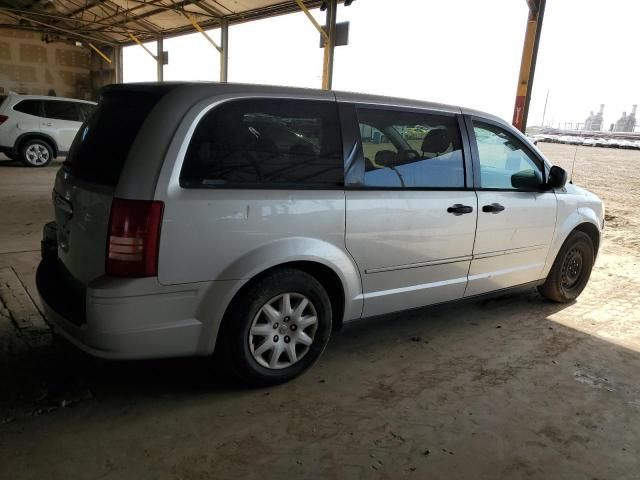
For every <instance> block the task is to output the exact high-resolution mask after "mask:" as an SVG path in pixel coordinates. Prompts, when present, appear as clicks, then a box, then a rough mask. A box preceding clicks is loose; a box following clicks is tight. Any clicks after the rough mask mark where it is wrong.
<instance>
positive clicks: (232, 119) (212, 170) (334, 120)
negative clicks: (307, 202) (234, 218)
mask: <svg viewBox="0 0 640 480" xmlns="http://www.w3.org/2000/svg"><path fill="white" fill-rule="evenodd" d="M339 125H340V124H339V121H338V113H337V106H336V103H335V102H332V101H312V100H288V99H251V100H235V101H231V102H228V103H224V104H222V105H220V106H218V107H215V108H214V109H213V110H211V111H210V112H208V113H207V114H206V115H205V116H204V117H203V118H202V120H201V121H200V123H199V124H198V126H197V128H196V130H195V132H194V134H193V137H192V138H191V142H190V144H189V147H188V149H187V153H186V156H185V160H184V164H183V168H182V172H181V175H180V183H181V185H182V186H183V187H187V188H188V187H222V188H232V187H236V188H243V187H247V188H251V187H255V188H262V187H264V188H288V187H290V188H301V187H302V188H304V187H307V188H331V187H338V186H342V185H343V183H344V167H343V160H342V140H341V135H340V126H339Z"/></svg>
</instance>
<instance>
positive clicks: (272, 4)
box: [0, 0, 322, 45]
mask: <svg viewBox="0 0 640 480" xmlns="http://www.w3.org/2000/svg"><path fill="white" fill-rule="evenodd" d="M304 3H305V4H306V5H307V7H308V8H315V7H319V6H320V5H321V4H322V0H305V1H304ZM298 10H299V7H298V5H297V4H296V2H295V1H294V0H288V1H283V0H55V1H54V0H0V27H13V28H21V29H26V30H36V31H40V32H43V33H46V34H48V35H51V36H52V37H62V38H76V39H81V38H85V39H87V40H92V41H94V42H96V43H102V44H111V45H114V44H128V43H131V37H130V36H129V33H132V34H134V35H135V36H136V37H137V38H139V39H140V40H142V41H145V40H151V39H155V38H156V37H157V36H158V35H160V34H162V35H164V36H171V35H176V34H179V33H183V32H188V31H193V29H194V27H193V24H192V23H191V21H190V20H189V17H190V18H192V19H193V20H195V21H196V22H197V23H198V24H199V25H200V26H201V27H202V28H211V27H215V26H217V25H219V24H220V22H221V20H222V19H226V20H228V21H229V23H230V24H233V23H240V22H246V21H249V20H256V19H259V18H266V17H270V16H275V15H282V14H285V13H290V12H295V11H298Z"/></svg>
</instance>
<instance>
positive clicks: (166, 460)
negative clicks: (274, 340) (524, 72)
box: [0, 145, 640, 480]
mask: <svg viewBox="0 0 640 480" xmlns="http://www.w3.org/2000/svg"><path fill="white" fill-rule="evenodd" d="M542 148H543V150H545V152H546V153H547V154H548V156H549V157H550V158H551V159H552V160H553V161H554V162H558V163H560V164H563V165H566V164H567V162H568V161H569V160H570V159H572V157H573V154H574V150H575V147H569V146H565V145H542ZM577 159H578V160H577V165H578V167H577V173H576V175H575V178H576V180H577V181H578V183H579V184H581V185H583V186H586V187H588V188H592V189H593V190H594V191H596V193H598V194H599V195H601V196H602V197H603V198H604V199H605V201H606V202H607V218H608V223H609V226H608V229H607V234H606V237H605V240H604V245H603V248H602V251H601V255H600V257H599V258H598V262H597V264H596V268H595V271H594V274H593V276H592V279H591V282H590V284H589V286H588V287H587V289H586V290H585V292H584V293H583V295H582V296H581V297H580V299H579V300H578V301H577V302H575V303H574V304H571V305H565V306H559V305H556V304H552V303H549V302H546V301H544V300H542V299H541V297H539V296H538V294H537V293H536V291H535V290H530V291H526V292H524V293H518V294H509V295H503V296H501V297H498V298H495V299H491V300H484V301H476V302H473V303H464V304H457V305H449V306H439V307H435V308H429V309H424V310H421V311H415V312H411V313H403V314H398V315H392V316H389V317H387V318H383V319H378V320H374V321H371V322H366V323H365V322H361V323H359V324H358V325H355V326H353V327H350V328H347V329H345V330H344V331H342V332H339V333H337V334H335V335H334V337H333V338H332V340H331V342H330V344H329V347H328V348H327V350H326V352H325V354H324V356H323V357H322V359H321V360H320V362H319V363H318V364H317V365H316V366H315V367H314V368H313V369H312V370H311V371H309V372H308V373H307V374H306V375H304V376H302V377H301V378H299V379H297V380H295V381H293V382H291V383H289V384H286V385H282V386H279V387H277V388H270V389H265V390H243V389H238V388H236V387H234V386H231V385H228V384H227V383H225V382H224V381H222V380H220V376H219V374H218V373H217V371H216V369H215V368H212V365H211V364H210V363H209V362H208V361H207V360H205V359H183V360H166V361H147V362H126V363H125V362H121V363H110V362H104V361H99V360H95V359H92V358H90V357H88V356H86V355H84V354H82V353H80V352H78V351H76V350H75V349H73V348H72V347H70V346H68V345H67V344H65V343H64V342H62V341H56V340H55V339H52V338H51V335H50V333H49V331H48V329H47V327H46V325H45V324H44V323H43V322H42V319H41V317H40V315H39V313H38V305H37V295H36V293H35V291H34V285H33V271H34V268H35V265H36V262H37V261H38V257H39V252H38V248H39V238H40V229H41V225H42V224H43V223H44V222H45V221H47V220H48V219H49V218H50V216H51V207H50V205H49V203H50V190H51V184H52V179H53V177H54V174H55V171H56V169H57V167H58V166H59V163H57V164H54V165H52V166H50V167H47V168H45V169H38V170H34V169H26V168H22V167H19V166H15V165H14V164H9V163H6V162H5V163H3V162H1V161H0V205H1V207H0V208H1V210H0V225H1V228H0V300H1V301H2V302H3V303H4V306H3V305H0V379H1V381H0V478H3V479H12V480H14V479H15V480H18V479H31V478H32V479H42V478H47V479H51V480H53V479H65V480H67V479H69V478H73V479H98V478H100V479H129V478H131V479H137V480H139V479H155V478H169V479H204V478H256V479H258V478H260V479H265V478H283V477H285V476H286V478H289V479H291V478H389V479H395V478H404V477H408V478H421V479H422V478H429V479H433V478H442V479H451V478H455V479H499V478H508V479H517V478H536V479H556V478H558V479H559V478H562V479H616V480H619V479H637V478H640V473H639V472H640V460H639V459H638V458H639V454H640V380H639V376H638V371H640V322H639V320H640V313H639V310H640V295H639V292H640V237H639V233H640V229H639V228H638V225H639V224H640V214H638V208H639V207H640V177H639V176H638V170H637V169H636V170H635V171H632V170H631V169H630V168H629V165H631V164H636V165H637V164H638V162H640V152H631V151H620V150H607V149H595V148H591V149H589V148H581V149H580V150H579V151H578V156H577ZM32 300H33V301H32Z"/></svg>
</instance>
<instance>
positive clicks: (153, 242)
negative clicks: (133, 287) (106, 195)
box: [106, 198, 164, 277]
mask: <svg viewBox="0 0 640 480" xmlns="http://www.w3.org/2000/svg"><path fill="white" fill-rule="evenodd" d="M163 209H164V204H163V203H162V202H157V201H150V200H125V199H122V198H114V199H113V203H112V204H111V216H110V218H109V239H108V244H107V265H106V272H107V275H112V276H114V277H154V276H156V275H157V274H158V249H159V246H160V225H161V224H162V211H163Z"/></svg>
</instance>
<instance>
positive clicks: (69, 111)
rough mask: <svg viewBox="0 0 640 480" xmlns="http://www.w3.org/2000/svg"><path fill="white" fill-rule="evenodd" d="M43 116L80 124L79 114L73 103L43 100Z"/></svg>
mask: <svg viewBox="0 0 640 480" xmlns="http://www.w3.org/2000/svg"><path fill="white" fill-rule="evenodd" d="M43 103H44V116H45V117H46V118H53V119H55V120H70V121H73V122H81V121H82V120H81V119H80V112H78V109H77V108H76V103H75V102H65V101H64V100H45V101H44V102H43Z"/></svg>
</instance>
